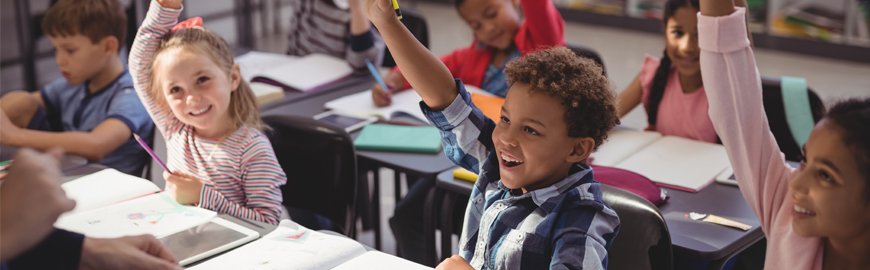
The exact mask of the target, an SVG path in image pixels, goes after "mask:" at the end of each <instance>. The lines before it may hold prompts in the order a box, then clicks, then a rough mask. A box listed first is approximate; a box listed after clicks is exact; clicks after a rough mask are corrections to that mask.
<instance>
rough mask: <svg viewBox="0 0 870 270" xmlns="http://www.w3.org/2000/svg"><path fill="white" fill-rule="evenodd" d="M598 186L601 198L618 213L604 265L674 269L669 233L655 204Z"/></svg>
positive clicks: (613, 189) (616, 267) (630, 194)
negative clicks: (601, 192) (617, 223)
mask: <svg viewBox="0 0 870 270" xmlns="http://www.w3.org/2000/svg"><path fill="white" fill-rule="evenodd" d="M601 186H602V191H603V194H604V202H606V203H607V204H608V205H610V207H611V208H613V210H615V211H616V214H617V215H618V216H619V232H618V233H617V234H616V238H615V239H614V240H613V244H612V245H611V246H610V250H609V251H608V255H607V257H608V259H609V260H608V267H607V268H608V269H673V267H674V265H673V264H674V261H673V250H672V247H671V233H670V232H669V231H668V225H667V223H665V218H664V217H663V216H662V214H661V213H660V212H659V210H658V208H656V206H655V205H653V204H652V203H650V202H649V201H648V200H646V199H644V198H642V197H640V196H638V195H636V194H634V193H631V192H628V191H625V190H623V189H620V188H617V187H613V186H608V185H601Z"/></svg>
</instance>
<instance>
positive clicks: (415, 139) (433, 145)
mask: <svg viewBox="0 0 870 270" xmlns="http://www.w3.org/2000/svg"><path fill="white" fill-rule="evenodd" d="M353 145H354V146H355V147H356V149H358V150H378V151H396V152H417V153H438V152H440V151H441V135H440V134H439V133H438V129H437V128H435V127H428V126H427V127H411V126H399V125H384V124H371V125H366V126H365V127H364V128H363V129H362V131H361V132H360V134H359V136H358V137H356V140H354V142H353Z"/></svg>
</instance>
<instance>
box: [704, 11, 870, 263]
mask: <svg viewBox="0 0 870 270" xmlns="http://www.w3.org/2000/svg"><path fill="white" fill-rule="evenodd" d="M700 8H701V16H699V17H698V29H699V30H700V31H699V33H700V36H699V44H700V48H701V69H702V71H703V74H704V82H705V85H706V86H707V90H708V92H707V94H708V96H707V97H708V99H709V104H710V118H711V119H713V125H714V126H715V128H716V131H717V132H718V134H719V136H720V138H721V139H722V143H723V145H724V146H725V149H726V150H727V152H728V157H729V159H730V160H731V165H732V166H733V167H734V174H735V176H736V178H737V182H738V183H739V184H740V191H741V192H742V193H743V196H744V197H745V198H746V202H747V203H748V204H749V206H750V207H751V208H752V210H753V211H754V212H755V214H756V215H757V217H758V219H759V221H761V227H762V229H763V230H764V233H765V235H766V236H767V239H768V241H767V244H768V248H767V255H766V259H765V266H766V267H765V268H767V269H870V256H868V255H870V125H868V124H870V98H866V97H865V98H863V99H852V100H847V101H844V102H840V103H838V104H836V105H834V106H833V107H832V108H831V110H830V111H829V112H828V114H827V115H826V116H825V117H823V118H822V120H821V121H819V122H818V123H817V124H816V125H815V127H814V128H813V130H812V132H811V133H810V135H809V139H808V140H807V142H806V144H804V145H803V156H804V157H803V158H801V165H800V167H799V168H798V169H792V168H791V167H789V166H788V165H786V164H785V160H784V157H783V155H782V153H781V152H780V150H779V147H778V146H777V143H776V140H775V139H774V137H773V135H772V134H771V132H770V128H769V127H768V120H767V117H766V114H765V112H764V108H763V103H762V98H761V97H762V93H761V82H760V79H759V78H760V76H759V74H758V69H757V68H756V65H755V57H754V55H753V52H752V48H751V47H750V42H749V39H748V38H747V35H746V33H745V31H744V29H745V28H746V24H745V19H744V14H745V13H746V10H745V9H743V8H735V7H734V4H733V3H732V0H702V2H701V7H700Z"/></svg>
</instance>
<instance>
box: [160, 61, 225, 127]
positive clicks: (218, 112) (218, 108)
mask: <svg viewBox="0 0 870 270" xmlns="http://www.w3.org/2000/svg"><path fill="white" fill-rule="evenodd" d="M154 70H155V79H157V80H156V81H155V82H156V83H157V86H158V87H159V90H160V91H161V92H162V93H163V96H164V97H165V99H166V103H167V104H168V105H169V108H170V109H171V110H172V113H173V114H174V115H175V117H176V118H178V120H180V121H181V122H183V123H185V124H188V125H191V126H193V127H194V128H195V131H196V134H197V135H199V136H201V137H204V138H211V139H215V138H220V137H221V136H223V135H226V134H227V133H228V132H229V131H230V129H231V127H232V119H231V116H230V114H229V112H228V110H227V108H228V107H229V105H230V95H231V94H232V92H233V91H235V89H237V88H238V86H239V83H240V82H241V76H240V74H239V68H238V65H234V66H233V68H232V70H230V71H226V70H223V69H221V68H220V67H219V66H218V65H217V64H215V62H214V61H212V60H211V59H210V58H209V57H208V56H206V55H205V54H204V53H197V52H196V51H195V50H193V49H190V48H187V47H173V48H171V49H167V50H165V51H163V52H161V53H160V55H159V56H158V59H156V60H155V64H154ZM158 73H159V74H158Z"/></svg>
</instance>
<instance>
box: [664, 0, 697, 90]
mask: <svg viewBox="0 0 870 270" xmlns="http://www.w3.org/2000/svg"><path fill="white" fill-rule="evenodd" d="M697 14H698V10H697V9H695V8H691V7H681V8H678V9H677V10H676V11H674V14H673V16H671V17H670V18H668V21H667V25H666V26H665V46H666V51H667V54H668V57H669V58H671V62H672V63H674V65H675V66H676V67H677V71H678V72H679V73H680V74H681V75H683V76H692V75H697V74H700V73H701V62H700V61H698V60H699V59H700V55H701V49H700V48H699V47H698V17H697Z"/></svg>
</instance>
